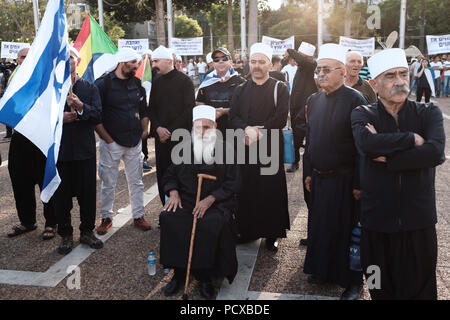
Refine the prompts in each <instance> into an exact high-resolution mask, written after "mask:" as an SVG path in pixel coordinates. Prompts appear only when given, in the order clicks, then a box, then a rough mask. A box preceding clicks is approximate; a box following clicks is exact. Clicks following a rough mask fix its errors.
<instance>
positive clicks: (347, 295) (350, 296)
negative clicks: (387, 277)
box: [341, 285, 362, 300]
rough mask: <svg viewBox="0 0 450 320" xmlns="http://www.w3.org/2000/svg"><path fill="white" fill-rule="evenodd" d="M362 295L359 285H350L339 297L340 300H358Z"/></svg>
mask: <svg viewBox="0 0 450 320" xmlns="http://www.w3.org/2000/svg"><path fill="white" fill-rule="evenodd" d="M361 295H362V286H361V285H350V286H349V287H348V288H347V289H345V291H344V292H343V293H342V295H341V300H358V299H359V298H361Z"/></svg>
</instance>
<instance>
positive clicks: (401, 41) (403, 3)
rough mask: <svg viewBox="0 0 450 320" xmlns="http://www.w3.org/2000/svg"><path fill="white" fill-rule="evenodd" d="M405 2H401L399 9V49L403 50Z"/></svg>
mask: <svg viewBox="0 0 450 320" xmlns="http://www.w3.org/2000/svg"><path fill="white" fill-rule="evenodd" d="M405 24H406V0H402V3H401V7H400V32H399V33H400V41H399V47H400V49H404V48H405Z"/></svg>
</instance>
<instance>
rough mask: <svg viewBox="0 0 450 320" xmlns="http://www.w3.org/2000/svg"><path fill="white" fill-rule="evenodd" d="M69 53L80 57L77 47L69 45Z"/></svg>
mask: <svg viewBox="0 0 450 320" xmlns="http://www.w3.org/2000/svg"><path fill="white" fill-rule="evenodd" d="M69 50H70V53H73V54H74V55H75V57H77V58H80V52H78V50H77V49H75V48H74V47H73V46H69Z"/></svg>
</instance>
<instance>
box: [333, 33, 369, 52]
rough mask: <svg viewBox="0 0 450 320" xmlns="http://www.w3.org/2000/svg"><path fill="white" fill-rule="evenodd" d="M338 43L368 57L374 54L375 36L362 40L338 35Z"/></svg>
mask: <svg viewBox="0 0 450 320" xmlns="http://www.w3.org/2000/svg"><path fill="white" fill-rule="evenodd" d="M339 44H340V45H341V46H343V47H346V48H348V49H350V50H352V51H358V52H360V53H361V54H362V55H363V56H364V57H370V56H373V55H374V54H375V38H369V39H364V40H358V39H352V38H347V37H342V36H341V37H339Z"/></svg>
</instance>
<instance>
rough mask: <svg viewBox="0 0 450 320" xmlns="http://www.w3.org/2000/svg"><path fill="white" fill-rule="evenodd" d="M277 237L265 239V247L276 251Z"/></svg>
mask: <svg viewBox="0 0 450 320" xmlns="http://www.w3.org/2000/svg"><path fill="white" fill-rule="evenodd" d="M276 240H277V239H269V238H267V239H266V249H267V250H269V251H272V252H277V251H278V241H276Z"/></svg>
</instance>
